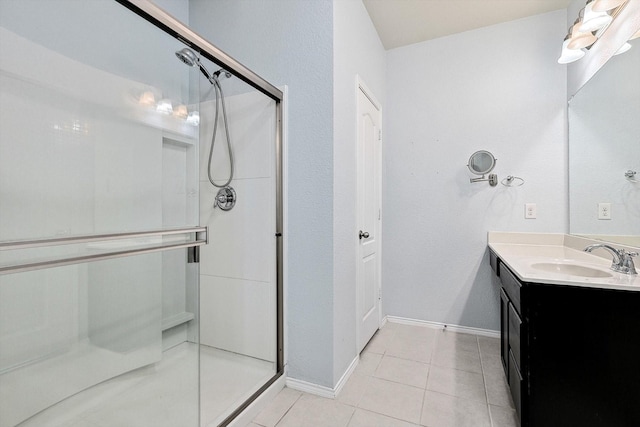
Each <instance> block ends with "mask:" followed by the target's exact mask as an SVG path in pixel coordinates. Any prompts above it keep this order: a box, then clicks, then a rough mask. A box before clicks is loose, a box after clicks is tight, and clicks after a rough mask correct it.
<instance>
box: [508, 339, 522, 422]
mask: <svg viewBox="0 0 640 427" xmlns="http://www.w3.org/2000/svg"><path fill="white" fill-rule="evenodd" d="M509 359H510V360H509V389H511V397H512V398H513V406H515V408H516V412H517V413H518V419H522V375H521V374H520V371H519V370H518V365H516V363H515V361H514V359H513V353H512V352H509Z"/></svg>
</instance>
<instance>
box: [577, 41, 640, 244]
mask: <svg viewBox="0 0 640 427" xmlns="http://www.w3.org/2000/svg"><path fill="white" fill-rule="evenodd" d="M630 43H631V44H632V45H635V46H633V47H632V48H631V49H630V50H629V51H628V52H626V53H623V54H620V55H616V56H613V57H612V58H611V59H610V60H609V61H608V62H607V63H606V64H605V65H604V66H603V67H602V68H601V69H600V70H599V71H598V73H596V75H595V76H593V78H592V79H591V80H590V81H589V82H588V83H587V84H586V85H584V86H583V87H582V88H581V89H580V91H578V92H577V93H576V95H575V96H574V97H573V98H572V99H571V101H570V102H569V113H568V120H569V232H570V233H571V234H575V235H581V236H586V237H590V238H596V239H599V240H607V241H611V242H615V243H621V244H626V245H630V246H635V247H640V183H639V182H637V181H638V174H640V72H639V71H638V70H640V39H635V40H632V41H631V42H630ZM630 171H637V172H638V174H636V175H635V176H633V175H632V176H631V177H630V176H629V172H630ZM607 210H608V212H605V211H607ZM607 216H608V218H607Z"/></svg>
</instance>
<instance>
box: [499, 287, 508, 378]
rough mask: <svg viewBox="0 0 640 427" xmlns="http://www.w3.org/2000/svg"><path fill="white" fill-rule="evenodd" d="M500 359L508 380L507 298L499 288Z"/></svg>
mask: <svg viewBox="0 0 640 427" xmlns="http://www.w3.org/2000/svg"><path fill="white" fill-rule="evenodd" d="M500 359H501V360H502V367H503V368H504V373H505V375H506V376H507V380H508V379H509V368H508V366H509V298H507V294H505V293H504V289H502V288H500Z"/></svg>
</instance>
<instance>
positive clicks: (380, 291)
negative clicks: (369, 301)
mask: <svg viewBox="0 0 640 427" xmlns="http://www.w3.org/2000/svg"><path fill="white" fill-rule="evenodd" d="M378 299H382V288H378Z"/></svg>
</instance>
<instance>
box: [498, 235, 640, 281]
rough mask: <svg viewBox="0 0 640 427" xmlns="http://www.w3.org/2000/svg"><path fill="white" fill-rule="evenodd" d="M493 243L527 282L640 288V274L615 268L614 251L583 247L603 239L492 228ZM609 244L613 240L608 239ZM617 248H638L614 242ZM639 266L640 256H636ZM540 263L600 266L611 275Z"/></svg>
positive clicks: (512, 268) (500, 254)
mask: <svg viewBox="0 0 640 427" xmlns="http://www.w3.org/2000/svg"><path fill="white" fill-rule="evenodd" d="M488 243H489V247H490V248H491V249H492V250H493V251H494V252H495V253H496V254H497V255H498V257H499V258H500V259H501V260H502V262H504V263H505V264H506V265H507V266H508V267H509V268H510V269H511V270H512V271H513V272H514V273H515V274H516V276H518V278H519V279H520V280H522V281H524V282H532V283H548V284H558V285H569V286H582V287H590V288H603V289H620V290H627V291H640V274H636V275H628V274H621V273H616V272H615V271H612V270H611V269H610V268H609V267H610V266H611V259H612V256H611V254H610V253H609V252H608V251H606V250H602V249H598V250H595V251H594V252H593V253H587V252H584V251H583V249H584V248H585V247H587V246H588V245H590V244H594V243H603V242H602V241H598V240H591V239H586V238H581V237H575V236H571V235H567V234H548V233H501V232H489V234H488ZM607 244H609V243H607ZM610 246H613V247H615V248H626V249H628V250H631V251H633V250H634V249H635V250H636V251H637V248H633V247H626V246H623V245H619V244H613V243H612V244H610ZM634 261H635V262H636V270H637V269H638V266H639V265H640V259H639V258H635V259H634ZM537 263H554V264H555V263H558V264H571V265H575V266H580V267H586V268H590V269H595V270H599V271H601V272H602V273H603V275H609V274H610V276H608V277H583V276H574V275H570V274H564V273H560V272H556V271H543V270H540V269H537V268H535V267H533V265H534V264H537Z"/></svg>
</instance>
